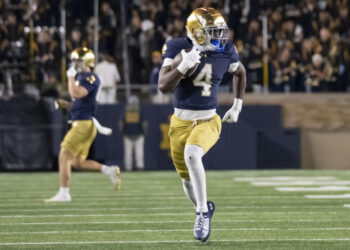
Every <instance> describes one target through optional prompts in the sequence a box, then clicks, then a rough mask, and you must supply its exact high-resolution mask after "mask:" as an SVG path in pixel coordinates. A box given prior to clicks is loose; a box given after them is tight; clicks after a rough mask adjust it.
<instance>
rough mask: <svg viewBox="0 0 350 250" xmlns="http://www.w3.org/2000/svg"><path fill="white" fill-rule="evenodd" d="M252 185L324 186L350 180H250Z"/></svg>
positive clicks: (344, 182) (348, 183)
mask: <svg viewBox="0 0 350 250" xmlns="http://www.w3.org/2000/svg"><path fill="white" fill-rule="evenodd" d="M252 185H253V186H304V185H305V186H325V185H350V181H328V182H325V181H288V182H252Z"/></svg>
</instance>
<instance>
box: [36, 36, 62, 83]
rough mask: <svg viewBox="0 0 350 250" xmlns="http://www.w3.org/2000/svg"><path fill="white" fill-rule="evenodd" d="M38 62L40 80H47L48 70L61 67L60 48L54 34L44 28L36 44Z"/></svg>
mask: <svg viewBox="0 0 350 250" xmlns="http://www.w3.org/2000/svg"><path fill="white" fill-rule="evenodd" d="M34 51H35V55H36V59H35V60H36V62H37V65H38V67H37V76H38V79H39V81H40V82H42V83H43V82H47V80H48V74H47V72H48V70H55V69H56V70H57V71H58V67H59V48H58V44H57V42H56V41H55V40H53V37H52V35H51V34H50V32H49V31H48V30H46V29H42V30H41V31H40V32H39V33H38V36H37V39H36V43H35V44H34Z"/></svg>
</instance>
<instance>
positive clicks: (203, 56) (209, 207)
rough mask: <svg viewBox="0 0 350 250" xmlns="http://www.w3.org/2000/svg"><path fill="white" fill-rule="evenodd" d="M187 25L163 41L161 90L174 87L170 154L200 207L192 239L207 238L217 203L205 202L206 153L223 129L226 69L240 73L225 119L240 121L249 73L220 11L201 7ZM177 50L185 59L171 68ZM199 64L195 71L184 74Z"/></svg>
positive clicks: (184, 186) (167, 90) (187, 188)
mask: <svg viewBox="0 0 350 250" xmlns="http://www.w3.org/2000/svg"><path fill="white" fill-rule="evenodd" d="M186 29H187V37H186V38H176V39H173V40H170V41H169V42H167V43H166V44H165V45H164V49H163V51H164V63H163V66H162V68H161V70H160V74H159V89H160V90H161V91H163V92H169V91H172V90H173V89H175V111H174V114H173V116H172V117H171V122H170V130H169V137H170V147H171V156H172V159H173V163H174V165H175V167H176V170H177V172H178V173H179V175H180V176H181V178H182V182H183V188H184V191H185V193H186V195H187V197H188V199H189V200H190V201H191V202H192V203H193V205H194V206H195V207H196V221H195V225H194V237H195V238H196V239H197V240H200V241H206V240H207V239H208V238H209V235H210V221H211V217H212V215H213V213H214V210H215V206H214V203H212V202H210V201H208V202H207V193H206V177H205V171H204V166H203V163H202V157H203V155H204V154H205V153H207V152H208V150H209V149H210V148H211V147H212V146H214V144H215V143H216V142H217V140H218V139H219V136H220V132H221V119H220V117H219V116H218V115H217V114H216V107H217V94H218V89H219V84H220V82H221V80H222V78H223V76H224V74H225V73H226V71H228V72H230V73H233V74H234V75H235V76H236V77H234V78H233V85H234V95H235V98H234V101H233V106H232V107H231V109H229V110H228V111H227V112H226V114H225V116H224V117H223V120H222V122H225V121H226V122H229V123H234V122H237V120H238V115H239V113H240V111H241V108H242V103H243V100H242V97H243V95H244V92H245V86H246V72H245V68H244V66H243V65H242V64H241V63H240V62H239V59H238V54H237V51H236V48H235V45H233V44H232V43H227V42H228V27H227V25H226V22H225V20H224V18H223V16H222V15H221V14H220V12H218V11H217V10H215V9H214V8H210V7H209V8H207V7H205V8H198V9H196V10H194V11H193V12H192V13H191V15H190V16H189V17H188V19H187V23H186ZM185 50H186V51H189V50H190V51H189V52H186V51H185ZM179 53H181V55H182V61H181V62H180V63H179V64H178V66H177V67H176V68H173V69H172V65H173V63H175V62H176V61H175V60H174V59H175V57H176V56H177V55H178V54H179ZM197 64H198V67H197V69H196V71H195V72H194V73H193V74H192V75H190V76H189V77H187V76H186V77H185V75H186V74H187V73H188V71H189V70H193V68H194V67H196V65H197Z"/></svg>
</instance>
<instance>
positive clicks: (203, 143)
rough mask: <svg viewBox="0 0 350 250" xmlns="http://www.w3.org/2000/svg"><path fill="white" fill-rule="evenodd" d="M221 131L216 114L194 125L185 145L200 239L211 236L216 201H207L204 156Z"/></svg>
mask: <svg viewBox="0 0 350 250" xmlns="http://www.w3.org/2000/svg"><path fill="white" fill-rule="evenodd" d="M220 132H221V119H220V117H219V116H218V115H215V116H214V117H213V118H211V119H210V120H209V121H204V122H201V123H200V124H198V125H196V126H195V127H194V129H193V130H192V131H191V135H190V136H189V138H188V139H187V142H186V147H185V153H184V154H185V161H186V165H187V168H188V170H189V174H190V178H191V180H192V184H193V189H194V193H195V195H196V201H197V213H196V221H195V225H194V236H195V238H196V239H197V240H200V241H206V240H207V239H208V238H209V236H210V230H211V226H210V223H211V218H212V216H213V213H214V210H215V205H214V203H212V202H207V194H206V192H207V190H206V176H205V170H204V166H203V163H202V157H203V155H204V154H205V153H206V152H208V150H209V149H210V148H211V147H212V146H213V145H214V144H215V143H216V142H217V140H218V139H219V135H220Z"/></svg>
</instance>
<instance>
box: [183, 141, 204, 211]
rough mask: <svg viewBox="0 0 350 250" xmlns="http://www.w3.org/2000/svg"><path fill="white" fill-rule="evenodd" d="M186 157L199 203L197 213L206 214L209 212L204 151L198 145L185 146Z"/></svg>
mask: <svg viewBox="0 0 350 250" xmlns="http://www.w3.org/2000/svg"><path fill="white" fill-rule="evenodd" d="M184 155H185V162H186V166H187V168H188V171H189V175H190V179H191V182H192V185H193V191H194V194H195V197H196V201H197V202H196V204H197V207H196V211H197V212H199V213H206V212H208V207H207V188H206V177H205V171H204V166H203V163H202V157H203V155H204V149H203V148H202V147H200V146H197V145H189V144H187V145H186V146H185V152H184Z"/></svg>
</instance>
